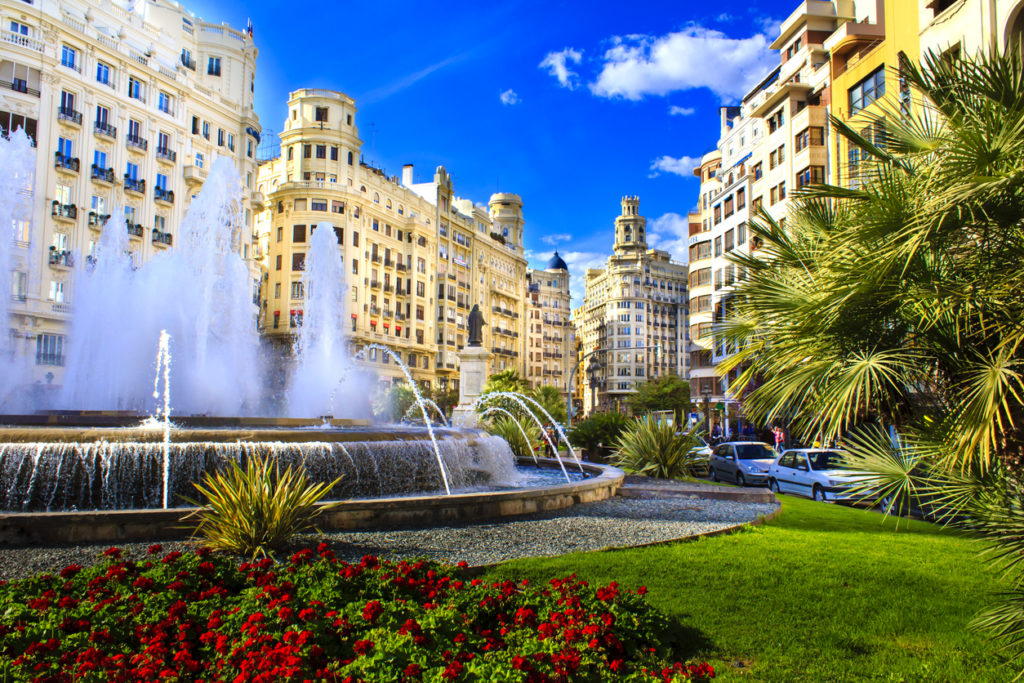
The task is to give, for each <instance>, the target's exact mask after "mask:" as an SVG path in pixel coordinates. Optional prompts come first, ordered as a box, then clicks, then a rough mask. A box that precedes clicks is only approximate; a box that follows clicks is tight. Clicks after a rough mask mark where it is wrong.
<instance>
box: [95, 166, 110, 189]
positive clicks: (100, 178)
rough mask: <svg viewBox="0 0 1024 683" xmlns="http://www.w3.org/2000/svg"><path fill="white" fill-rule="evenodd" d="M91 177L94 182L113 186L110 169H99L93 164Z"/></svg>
mask: <svg viewBox="0 0 1024 683" xmlns="http://www.w3.org/2000/svg"><path fill="white" fill-rule="evenodd" d="M91 175H92V179H93V180H95V181H96V182H100V183H110V184H111V185H113V184H114V169H112V168H100V167H99V166H97V165H96V164H93V165H92V173H91Z"/></svg>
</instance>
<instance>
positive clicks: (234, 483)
mask: <svg viewBox="0 0 1024 683" xmlns="http://www.w3.org/2000/svg"><path fill="white" fill-rule="evenodd" d="M339 481H341V479H340V477H339V478H338V479H335V480H334V481H332V482H330V483H320V484H311V483H310V482H309V479H308V477H307V476H306V473H305V472H303V471H302V470H298V469H292V467H291V466H290V465H289V466H288V467H287V468H285V470H284V471H283V472H282V471H281V468H280V465H279V464H278V463H277V462H273V463H272V462H271V459H270V458H264V457H261V456H258V455H252V456H251V457H249V458H248V460H247V461H246V463H245V466H244V467H243V466H242V465H239V464H238V463H237V462H236V461H234V460H232V461H231V462H230V464H229V465H228V467H227V469H226V470H223V471H215V472H207V473H206V474H204V475H203V480H202V482H201V483H197V484H194V486H195V487H196V491H198V493H199V496H200V498H202V499H204V500H205V501H206V503H205V504H201V503H198V502H197V501H195V500H190V499H187V500H188V502H189V503H191V504H193V505H196V506H199V509H198V510H197V511H196V512H194V513H193V514H192V515H190V517H196V518H198V520H199V521H198V524H197V525H196V527H195V532H194V536H198V537H201V538H202V539H203V541H204V542H205V543H206V544H207V545H208V546H209V547H211V548H213V549H215V550H224V551H227V552H229V553H234V554H236V555H243V556H246V557H257V556H264V557H265V556H267V555H269V554H272V553H273V552H274V551H276V550H280V549H281V548H283V547H284V546H285V545H287V544H288V542H289V541H290V540H291V539H292V538H293V537H294V536H295V535H296V534H299V533H303V532H306V531H317V527H316V519H317V517H319V516H320V515H321V514H323V512H325V511H326V510H328V509H330V508H331V507H333V505H332V504H327V505H320V504H319V503H320V500H321V499H322V498H323V497H324V496H325V495H327V493H328V492H329V491H330V490H331V489H332V488H334V487H335V486H336V485H337V484H338V482H339Z"/></svg>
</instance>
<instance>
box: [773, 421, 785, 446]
mask: <svg viewBox="0 0 1024 683" xmlns="http://www.w3.org/2000/svg"><path fill="white" fill-rule="evenodd" d="M772 434H773V435H774V436H775V450H777V451H781V450H782V446H783V444H784V443H785V441H786V434H785V432H783V431H782V427H779V426H778V425H776V426H775V427H774V428H773V429H772Z"/></svg>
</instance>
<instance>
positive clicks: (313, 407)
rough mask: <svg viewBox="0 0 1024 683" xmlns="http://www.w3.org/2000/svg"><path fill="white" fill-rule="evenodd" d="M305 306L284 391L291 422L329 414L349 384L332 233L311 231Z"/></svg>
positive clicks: (338, 260)
mask: <svg viewBox="0 0 1024 683" xmlns="http://www.w3.org/2000/svg"><path fill="white" fill-rule="evenodd" d="M302 282H303V286H304V289H305V292H304V294H305V302H304V314H303V320H302V326H301V327H300V328H299V334H298V340H297V341H296V344H295V355H296V358H297V360H296V366H295V371H294V373H293V375H292V378H291V382H290V385H289V388H288V412H289V414H290V415H292V416H293V417H300V416H307V415H326V414H333V412H334V407H333V396H334V392H335V391H337V389H338V387H339V385H341V384H343V383H347V381H348V363H347V361H346V358H347V355H348V354H347V353H346V349H345V347H346V344H345V336H344V324H345V292H346V291H347V290H348V287H347V286H346V284H345V264H344V261H343V259H342V255H341V251H340V250H339V249H338V240H337V237H336V236H335V233H334V228H333V226H332V225H331V224H330V223H320V224H319V225H317V227H316V229H315V230H314V231H313V236H312V238H311V240H310V248H309V253H308V254H307V255H306V270H305V273H304V274H303V277H302Z"/></svg>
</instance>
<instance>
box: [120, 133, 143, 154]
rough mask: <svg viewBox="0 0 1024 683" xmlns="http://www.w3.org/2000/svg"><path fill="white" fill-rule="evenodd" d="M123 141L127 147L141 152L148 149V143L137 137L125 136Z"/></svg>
mask: <svg viewBox="0 0 1024 683" xmlns="http://www.w3.org/2000/svg"><path fill="white" fill-rule="evenodd" d="M124 141H125V144H127V145H128V146H129V147H134V148H135V149H138V150H140V151H143V152H145V151H146V149H148V148H149V142H148V141H147V140H145V139H144V138H141V137H139V136H138V135H127V136H125V138H124Z"/></svg>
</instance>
